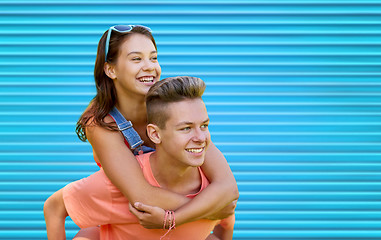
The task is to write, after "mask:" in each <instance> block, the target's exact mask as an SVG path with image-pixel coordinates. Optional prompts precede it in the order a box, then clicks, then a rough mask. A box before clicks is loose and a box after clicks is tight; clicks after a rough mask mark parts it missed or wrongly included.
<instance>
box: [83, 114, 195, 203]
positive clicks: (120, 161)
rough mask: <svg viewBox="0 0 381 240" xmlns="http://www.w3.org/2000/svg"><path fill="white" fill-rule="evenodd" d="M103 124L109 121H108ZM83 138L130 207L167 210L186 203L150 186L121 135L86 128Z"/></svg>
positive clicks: (105, 130) (95, 127)
mask: <svg viewBox="0 0 381 240" xmlns="http://www.w3.org/2000/svg"><path fill="white" fill-rule="evenodd" d="M105 120H106V121H107V120H108V121H112V120H111V118H110V117H106V119H105ZM86 136H87V139H88V140H89V142H90V144H91V145H92V147H93V150H94V151H95V153H96V155H97V157H98V159H99V161H100V163H101V164H102V167H103V170H104V172H105V173H106V175H107V177H108V178H109V179H110V180H111V182H112V183H113V184H114V185H115V186H116V187H117V188H118V189H119V190H120V191H121V192H122V193H123V195H124V196H126V197H127V198H128V200H129V201H130V202H131V203H135V202H144V203H147V204H150V205H155V206H160V207H161V208H163V209H170V208H174V207H176V208H177V207H179V206H181V205H183V204H185V203H186V202H188V201H189V200H188V199H187V198H186V197H184V196H181V195H179V194H176V193H173V192H170V191H167V190H164V189H161V188H157V187H154V186H152V185H150V184H149V183H148V182H147V181H146V179H145V178H144V176H143V173H142V170H141V168H140V166H139V163H138V162H137V160H136V158H135V156H134V155H133V154H132V152H131V151H130V150H129V149H128V148H127V147H126V145H125V144H124V138H123V135H122V134H121V133H120V132H118V131H110V130H107V129H105V128H103V127H100V126H89V127H87V128H86Z"/></svg>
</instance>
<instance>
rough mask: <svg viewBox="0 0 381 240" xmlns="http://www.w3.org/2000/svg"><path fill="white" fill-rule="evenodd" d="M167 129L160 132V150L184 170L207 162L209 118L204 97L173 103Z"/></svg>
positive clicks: (169, 106) (169, 111)
mask: <svg viewBox="0 0 381 240" xmlns="http://www.w3.org/2000/svg"><path fill="white" fill-rule="evenodd" d="M165 111H167V113H168V120H167V122H166V123H165V126H166V127H165V129H159V131H160V136H161V144H160V145H161V150H162V151H163V152H165V154H166V155H167V157H169V158H170V159H173V160H174V161H173V164H178V165H179V166H181V167H189V166H192V167H197V166H201V165H202V164H203V163H204V159H205V152H206V149H207V147H208V145H209V143H210V133H209V129H208V124H209V117H208V113H207V111H206V107H205V104H204V102H203V101H202V99H201V98H197V99H187V100H184V101H181V102H175V103H170V104H169V105H168V107H167V108H166V110H165Z"/></svg>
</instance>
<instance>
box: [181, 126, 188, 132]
mask: <svg viewBox="0 0 381 240" xmlns="http://www.w3.org/2000/svg"><path fill="white" fill-rule="evenodd" d="M181 130H183V131H188V130H190V127H184V128H182V129H181Z"/></svg>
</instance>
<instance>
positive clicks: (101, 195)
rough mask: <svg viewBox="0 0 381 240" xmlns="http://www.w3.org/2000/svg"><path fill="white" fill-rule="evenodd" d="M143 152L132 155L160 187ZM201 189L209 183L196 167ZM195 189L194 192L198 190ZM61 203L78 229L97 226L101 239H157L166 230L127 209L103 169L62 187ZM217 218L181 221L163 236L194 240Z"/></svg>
mask: <svg viewBox="0 0 381 240" xmlns="http://www.w3.org/2000/svg"><path fill="white" fill-rule="evenodd" d="M151 154H152V152H151V153H147V154H143V155H139V156H136V158H137V160H138V161H139V163H140V166H141V167H142V171H143V174H144V177H145V178H146V179H147V181H148V182H149V183H150V184H151V185H153V186H157V187H160V185H159V184H158V182H157V181H156V179H155V178H154V175H153V173H152V169H151V165H150V161H149V156H150V155H151ZM199 172H200V175H201V188H200V191H199V192H201V191H202V190H203V189H205V188H206V186H207V185H209V182H208V180H207V178H206V177H205V175H204V174H203V172H202V170H201V168H199ZM199 192H198V193H199ZM198 193H196V194H190V195H187V197H189V198H193V197H195V196H196V195H197V194H198ZM64 202H65V206H66V209H67V211H68V213H69V216H70V217H71V218H72V220H73V221H74V222H75V223H76V224H77V225H78V226H79V227H81V228H85V227H90V226H96V225H101V240H111V239H112V240H119V239H121V240H122V239H137V240H138V239H142V240H147V239H160V237H161V236H163V235H164V234H165V233H166V232H167V230H163V229H146V228H144V227H142V226H141V225H140V224H139V222H138V219H137V218H136V217H135V216H134V215H133V214H132V213H130V211H129V206H128V203H129V202H128V200H127V198H125V197H124V196H123V194H122V193H121V192H120V191H119V189H118V188H116V187H115V186H114V185H113V184H112V183H111V181H110V180H109V179H108V178H107V176H106V175H105V173H104V172H103V169H101V170H99V171H98V172H96V173H94V174H93V175H91V176H89V177H87V178H84V179H81V180H79V181H76V182H73V183H70V184H68V185H67V186H66V187H65V188H64ZM218 222H219V221H212V220H206V219H202V220H198V221H194V222H190V223H186V224H183V225H181V226H178V227H176V229H174V230H171V231H170V233H169V234H168V235H167V236H166V237H165V238H164V239H181V240H187V239H189V240H198V239H200V240H201V239H205V238H206V237H207V236H208V235H209V234H210V232H211V231H212V230H213V228H214V226H215V225H216V224H217V223H218ZM221 225H222V226H223V227H225V228H228V229H233V227H234V215H232V216H231V217H229V218H226V219H224V220H222V222H221Z"/></svg>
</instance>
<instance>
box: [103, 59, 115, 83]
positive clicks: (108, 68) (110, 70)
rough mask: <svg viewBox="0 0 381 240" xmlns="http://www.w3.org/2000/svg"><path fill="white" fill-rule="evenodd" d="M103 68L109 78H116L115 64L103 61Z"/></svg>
mask: <svg viewBox="0 0 381 240" xmlns="http://www.w3.org/2000/svg"><path fill="white" fill-rule="evenodd" d="M103 70H104V71H105V73H106V75H107V76H108V77H109V78H111V79H112V80H114V79H116V74H115V65H113V64H110V63H108V62H105V65H104V66H103Z"/></svg>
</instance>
